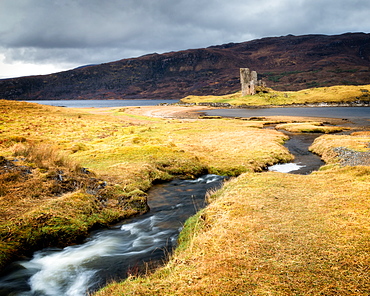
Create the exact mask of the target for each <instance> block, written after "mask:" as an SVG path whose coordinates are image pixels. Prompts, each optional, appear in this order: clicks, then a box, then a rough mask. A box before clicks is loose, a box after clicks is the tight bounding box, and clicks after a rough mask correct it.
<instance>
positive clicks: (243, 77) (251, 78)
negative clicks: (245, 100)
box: [240, 68, 265, 97]
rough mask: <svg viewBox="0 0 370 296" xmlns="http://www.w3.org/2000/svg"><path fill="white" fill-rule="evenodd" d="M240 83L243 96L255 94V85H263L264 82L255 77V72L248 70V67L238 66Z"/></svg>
mask: <svg viewBox="0 0 370 296" xmlns="http://www.w3.org/2000/svg"><path fill="white" fill-rule="evenodd" d="M240 83H241V86H242V96H243V97H244V96H247V95H254V94H256V86H262V87H265V85H264V83H263V82H262V81H261V80H258V79H257V72H256V71H250V70H249V68H240Z"/></svg>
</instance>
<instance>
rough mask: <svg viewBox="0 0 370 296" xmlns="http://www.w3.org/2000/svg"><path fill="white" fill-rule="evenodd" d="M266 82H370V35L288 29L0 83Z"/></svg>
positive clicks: (161, 88)
mask: <svg viewBox="0 0 370 296" xmlns="http://www.w3.org/2000/svg"><path fill="white" fill-rule="evenodd" d="M240 68H250V69H252V70H255V71H257V72H258V74H259V79H263V80H264V81H265V82H266V83H267V86H269V87H272V88H274V89H276V90H285V91H286V90H299V89H304V88H309V87H316V86H332V85H338V84H354V85H361V84H369V83H370V34H368V33H345V34H341V35H321V34H311V35H300V36H294V35H287V36H281V37H266V38H261V39H255V40H251V41H246V42H241V43H228V44H223V45H213V46H209V47H207V48H198V49H189V50H182V51H176V52H167V53H163V54H157V53H152V54H146V55H144V56H141V57H137V58H129V59H122V60H118V61H114V62H109V63H104V64H99V65H86V66H82V67H78V68H76V69H73V70H68V71H63V72H59V73H54V74H49V75H39V76H27V77H19V78H11V79H4V80H1V81H0V98H2V99H10V100H50V99H181V98H183V97H185V96H187V95H224V94H229V93H233V92H236V91H238V90H239V89H240V82H239V69H240Z"/></svg>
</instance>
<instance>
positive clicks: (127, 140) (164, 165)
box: [0, 100, 292, 265]
mask: <svg viewBox="0 0 370 296" xmlns="http://www.w3.org/2000/svg"><path fill="white" fill-rule="evenodd" d="M122 111H125V110H122V109H114V108H111V109H104V110H102V109H90V110H81V109H66V108H59V107H51V106H43V105H37V104H33V103H25V102H12V101H1V100H0V114H1V118H2V121H1V124H0V148H1V154H0V156H1V157H2V158H1V159H2V160H3V161H5V162H6V163H7V164H9V165H10V164H11V165H10V166H12V169H11V171H9V172H8V171H4V173H2V174H0V184H1V190H0V205H1V213H0V241H1V243H0V253H1V254H0V265H2V264H4V262H6V260H7V259H9V256H10V255H9V254H19V253H22V252H23V251H24V250H26V249H27V247H29V249H33V248H36V247H37V246H38V244H39V243H40V242H41V241H42V239H41V237H42V235H43V236H44V238H45V237H47V236H51V239H50V244H53V243H54V242H55V238H53V235H54V234H55V233H59V234H60V235H61V237H63V236H64V237H65V240H64V241H65V242H70V241H71V240H72V237H73V232H74V231H75V235H76V238H77V237H80V236H81V235H86V233H87V231H88V229H89V227H92V226H93V225H94V224H96V223H98V224H106V223H110V222H112V221H115V220H117V219H119V218H122V217H126V216H128V215H132V214H137V213H139V212H143V211H145V210H146V209H147V208H146V207H145V193H144V192H145V191H146V190H148V189H149V188H150V186H151V185H152V182H154V181H157V180H170V179H172V178H175V177H187V178H193V177H195V176H197V175H200V174H204V173H207V172H212V173H220V174H225V175H238V174H240V173H243V172H247V171H254V170H261V169H262V168H264V167H265V166H266V165H268V164H272V163H277V162H285V161H289V160H290V159H291V158H292V156H291V155H290V153H289V152H288V151H287V150H286V149H285V148H284V147H283V146H282V145H281V144H282V143H283V142H284V141H285V140H286V139H287V138H286V136H284V135H283V134H282V133H280V132H277V131H274V130H261V128H260V127H262V126H263V125H261V124H260V123H259V124H255V123H253V122H248V121H241V120H223V119H218V120H212V121H209V120H195V121H180V120H168V119H161V118H156V119H153V118H149V117H145V116H141V115H135V116H131V115H130V114H126V113H124V112H122ZM1 159H0V161H1ZM13 159H16V160H17V162H13ZM82 167H85V168H88V169H89V171H90V172H93V173H90V174H89V175H88V174H86V173H84V172H83V170H82ZM103 181H107V184H108V185H107V186H106V187H105V188H104V189H103V190H100V191H97V190H96V187H99V184H100V182H103ZM76 194H77V195H76ZM80 194H81V195H82V196H83V198H84V200H85V201H86V206H87V208H89V207H90V206H89V205H91V207H92V208H93V209H94V211H91V217H92V219H86V217H85V216H84V214H81V215H80V214H76V219H70V218H68V217H66V214H67V213H66V212H64V211H60V209H61V208H62V207H63V206H60V207H59V206H58V207H57V206H56V203H55V202H56V201H59V202H60V204H63V203H66V205H65V207H66V209H70V212H71V213H75V211H77V212H78V211H79V207H80V205H81V203H80V202H78V199H75V197H76V196H80ZM65 195H66V196H69V197H68V198H67V199H65V198H64V196H65ZM96 196H99V198H98V200H97V197H96ZM70 199H71V200H70ZM69 200H70V201H69ZM87 200H89V201H87ZM137 201H140V202H139V203H138V202H137ZM59 202H58V203H57V204H59ZM131 202H132V205H131V204H130V203H131ZM74 207H75V208H74ZM73 208H74V209H73ZM57 212H59V214H58V215H57V216H55V213H57ZM28 215H30V216H32V217H34V220H35V221H36V222H35V224H30V225H28V224H29V223H28V222H27V221H29V219H28V218H26V217H28ZM39 216H40V217H43V218H42V219H41V218H40V219H41V220H40V219H38V217H39ZM81 219H82V220H81ZM37 221H40V224H39V226H38V225H37V224H38V223H37ZM42 221H44V222H45V221H46V223H47V225H46V226H47V228H44V226H45V225H44V224H43V223H44V222H42ZM58 221H59V222H58ZM84 221H87V222H86V223H85V222H84ZM8 222H9V223H10V224H9V223H8ZM58 223H59V224H58ZM27 225H28V226H27ZM46 226H45V227H46ZM80 226H81V227H82V228H81V227H80ZM19 229H21V230H20V231H18V230H19ZM64 232H68V233H69V234H68V235H64V234H63V233H64ZM41 233H43V234H42V235H41ZM53 233H54V234H53ZM55 235H56V234H55ZM15 241H17V243H15ZM44 241H47V240H46V239H44ZM62 241H63V240H62V239H61V240H60V241H58V243H60V244H62Z"/></svg>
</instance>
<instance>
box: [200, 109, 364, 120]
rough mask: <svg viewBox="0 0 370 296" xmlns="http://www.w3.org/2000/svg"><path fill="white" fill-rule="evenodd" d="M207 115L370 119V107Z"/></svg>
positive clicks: (211, 112)
mask: <svg viewBox="0 0 370 296" xmlns="http://www.w3.org/2000/svg"><path fill="white" fill-rule="evenodd" d="M206 114H207V115H211V116H225V117H254V116H310V117H328V118H365V119H370V107H288V108H261V109H259V108H256V109H254V108H253V109H214V110H207V111H206Z"/></svg>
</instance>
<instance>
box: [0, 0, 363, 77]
mask: <svg viewBox="0 0 370 296" xmlns="http://www.w3.org/2000/svg"><path fill="white" fill-rule="evenodd" d="M369 14H370V1H369V0H258V1H256V0H0V78H8V77H18V76H25V75H36V74H49V73H52V72H58V71H62V70H67V69H71V68H75V67H78V66H81V65H88V64H99V63H104V62H111V61H115V60H120V59H123V58H131V57H138V56H141V55H144V54H148V53H153V52H157V53H163V52H168V51H178V50H183V49H190V48H201V47H208V46H210V45H220V44H224V43H229V42H243V41H249V40H252V39H259V38H263V37H272V36H284V35H288V34H293V35H303V34H318V33H319V34H329V35H333V34H341V33H346V32H366V33H369V32H370V17H369Z"/></svg>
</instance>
